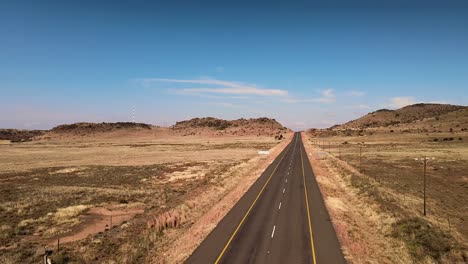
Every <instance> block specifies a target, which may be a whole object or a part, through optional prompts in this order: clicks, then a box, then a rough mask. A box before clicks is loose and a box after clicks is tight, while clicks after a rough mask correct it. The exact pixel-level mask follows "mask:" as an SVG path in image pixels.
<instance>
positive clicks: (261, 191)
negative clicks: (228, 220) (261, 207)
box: [215, 139, 297, 264]
mask: <svg viewBox="0 0 468 264" xmlns="http://www.w3.org/2000/svg"><path fill="white" fill-rule="evenodd" d="M296 140H297V139H296ZM290 146H291V144H289V145H288V148H287V150H286V151H285V152H284V154H283V156H282V157H281V159H280V161H279V162H278V164H276V167H275V169H274V170H273V172H272V173H271V174H270V176H269V177H268V180H267V181H266V182H265V184H264V185H263V187H262V189H261V190H260V192H259V193H258V195H257V197H256V198H255V200H254V201H253V202H252V205H250V207H249V210H247V212H246V213H245V215H244V217H243V218H242V220H241V221H240V223H239V225H237V228H236V230H234V233H232V235H231V238H229V240H228V242H227V243H226V245H225V246H224V248H223V251H221V253H220V254H219V256H218V258H217V259H216V261H215V264H217V263H218V262H219V261H220V260H221V258H222V257H223V255H224V252H226V249H227V248H228V247H229V244H231V241H232V240H233V239H234V237H235V236H236V234H237V232H238V231H239V228H240V227H241V225H242V224H243V223H244V221H245V219H246V218H247V216H248V215H249V213H250V211H251V210H252V208H253V207H254V205H255V203H256V202H257V200H258V198H259V197H260V195H261V194H262V193H263V190H264V189H265V187H266V186H267V184H268V182H269V181H270V179H271V177H272V176H273V174H274V173H275V171H276V169H277V168H278V166H279V165H280V164H281V161H282V160H283V158H284V156H286V153H287V152H288V150H289V148H290Z"/></svg>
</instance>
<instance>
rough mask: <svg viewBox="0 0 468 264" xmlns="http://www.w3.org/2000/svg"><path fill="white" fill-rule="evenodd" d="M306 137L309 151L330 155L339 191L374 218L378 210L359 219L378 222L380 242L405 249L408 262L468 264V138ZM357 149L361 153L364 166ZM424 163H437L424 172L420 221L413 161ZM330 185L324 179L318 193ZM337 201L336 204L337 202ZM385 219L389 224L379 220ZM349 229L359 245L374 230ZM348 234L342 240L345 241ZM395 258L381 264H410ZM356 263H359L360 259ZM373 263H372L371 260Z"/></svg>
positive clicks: (418, 175) (418, 173) (419, 168)
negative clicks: (400, 244) (424, 160)
mask: <svg viewBox="0 0 468 264" xmlns="http://www.w3.org/2000/svg"><path fill="white" fill-rule="evenodd" d="M363 134H366V133H365V132H364V133H363ZM308 136H309V138H308V143H309V144H310V145H311V146H314V148H315V149H316V150H322V151H324V152H326V153H327V154H326V155H327V156H326V157H325V158H324V160H323V162H325V163H326V164H327V165H326V167H327V168H328V170H329V171H328V172H327V173H337V175H338V177H337V178H336V179H335V180H336V181H340V182H341V181H342V184H341V185H339V186H341V187H337V189H340V188H342V187H343V186H347V187H346V188H348V189H347V190H348V192H352V193H355V194H356V195H357V197H360V200H361V202H362V201H364V202H362V203H363V204H367V208H369V210H370V208H374V209H375V211H374V212H372V213H369V214H368V215H366V213H364V214H363V215H361V216H359V217H363V218H362V220H359V222H365V220H364V218H366V217H368V218H369V219H373V220H372V221H370V222H372V224H369V226H373V225H380V226H381V228H379V229H378V230H379V231H378V232H382V237H387V239H388V243H391V242H390V240H391V239H390V238H392V239H397V240H400V241H403V243H404V244H405V245H406V249H407V250H408V253H409V255H410V256H411V260H410V261H411V262H426V263H432V262H440V263H466V261H468V259H467V257H468V253H467V249H468V223H467V221H468V133H466V132H464V131H460V132H452V133H450V132H446V133H444V132H442V133H400V132H393V131H392V132H386V133H372V134H368V135H362V134H361V136H359V135H350V136H345V135H330V134H329V135H327V134H326V133H312V134H308ZM360 144H362V145H364V147H363V148H362V157H361V162H360V158H359V157H360V154H359V153H360V148H359V145H360ZM328 154H331V156H328ZM420 157H434V158H435V159H434V160H433V161H431V162H429V164H428V166H427V174H426V177H427V178H426V179H427V189H426V194H427V216H426V217H424V216H423V165H422V164H421V162H420V161H416V160H415V158H420ZM319 162H322V161H319ZM359 168H361V173H359ZM330 179H333V178H330ZM319 182H320V180H319ZM324 182H325V183H324ZM327 182H328V183H330V182H329V180H326V179H324V180H323V181H322V186H321V187H322V188H325V189H327V187H326V186H327ZM343 188H345V187H343ZM338 191H339V190H338ZM337 197H338V198H337V199H339V196H337ZM361 198H362V199H361ZM333 199H334V198H332V199H330V200H329V201H327V206H329V207H330V206H334V205H333V202H334V200H333ZM338 202H340V201H338ZM343 202H345V203H346V201H343ZM371 204H373V205H375V207H372V206H371ZM335 205H336V204H335ZM347 206H349V207H347ZM347 206H344V207H347V208H346V209H347V210H348V211H352V210H359V209H358V206H357V205H356V206H355V205H353V204H349V205H347ZM365 207H366V206H363V208H365ZM361 209H362V208H361ZM380 214H382V215H385V217H382V216H379V215H380ZM332 215H333V213H332ZM346 215H347V216H346ZM341 217H342V218H341V219H340V220H336V221H338V222H340V221H342V222H346V221H347V220H343V219H345V218H346V217H350V213H349V212H348V213H344V214H342V215H341ZM351 218H352V217H351ZM376 219H377V220H376ZM356 222H357V221H356ZM348 224H349V223H348ZM347 228H349V229H350V230H351V229H352V230H354V231H355V233H354V236H355V238H356V239H355V240H358V239H357V237H360V236H365V235H363V233H365V232H367V231H365V230H364V229H373V227H371V228H366V226H365V225H364V226H362V227H361V228H360V229H358V230H356V229H354V228H353V227H351V225H350V226H348V227H347ZM338 233H340V232H338ZM351 233H352V232H351ZM351 233H348V234H346V235H345V236H346V237H348V236H349V234H351ZM351 235H352V234H351ZM368 235H369V234H368ZM342 240H343V237H342ZM382 241H383V239H382ZM342 242H343V241H342ZM372 243H374V245H379V243H378V241H372V242H371V243H368V242H365V241H364V242H363V244H365V245H364V246H363V247H369V248H371V247H373V245H372ZM388 243H387V244H388ZM351 244H352V243H351ZM354 246H356V245H354ZM397 246H398V242H396V246H395V245H393V246H389V248H391V247H393V248H396V247H397ZM385 247H386V246H380V250H381V251H383V250H386V249H385ZM349 250H352V248H351V249H349ZM364 251H367V253H368V254H369V252H372V250H371V249H366V250H364ZM376 251H378V250H376ZM355 252H356V251H355ZM392 254H394V252H393V253H392V252H391V250H390V249H388V252H384V253H382V254H381V255H382V256H386V257H388V260H385V261H383V262H384V263H394V262H395V261H397V262H401V261H403V262H405V261H404V260H402V259H404V258H402V259H395V258H394V256H389V255H392ZM351 255H353V253H352V252H351ZM364 255H366V254H364ZM377 255H378V253H375V255H374V256H377ZM401 255H404V254H401ZM354 257H355V258H354V259H356V258H357V259H359V256H354ZM368 257H369V258H372V257H371V256H370V255H368ZM382 258H383V257H382ZM392 259H393V260H392ZM361 260H362V259H361ZM381 261H382V259H381ZM361 262H362V261H356V263H361ZM364 262H365V261H364ZM371 263H372V262H371ZM380 263H382V262H380Z"/></svg>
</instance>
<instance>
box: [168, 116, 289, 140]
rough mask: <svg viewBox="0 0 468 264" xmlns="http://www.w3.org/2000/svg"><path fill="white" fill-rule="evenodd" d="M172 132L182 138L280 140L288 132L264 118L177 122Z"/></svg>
mask: <svg viewBox="0 0 468 264" xmlns="http://www.w3.org/2000/svg"><path fill="white" fill-rule="evenodd" d="M172 130H173V131H174V133H176V134H178V135H182V136H191V135H213V136H222V135H232V136H275V137H277V138H282V137H283V136H284V134H285V133H287V132H289V131H290V130H289V129H287V128H286V127H284V126H283V125H281V124H280V123H279V122H278V121H276V120H275V119H270V118H266V117H262V118H251V119H244V118H241V119H237V120H224V119H219V118H214V117H205V118H193V119H190V120H186V121H181V122H177V123H176V124H175V125H174V126H173V127H172Z"/></svg>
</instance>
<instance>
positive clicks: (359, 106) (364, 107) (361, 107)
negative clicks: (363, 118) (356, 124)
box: [352, 104, 372, 109]
mask: <svg viewBox="0 0 468 264" xmlns="http://www.w3.org/2000/svg"><path fill="white" fill-rule="evenodd" d="M352 108H355V109H370V108H372V107H371V106H370V105H365V104H358V105H353V106H352Z"/></svg>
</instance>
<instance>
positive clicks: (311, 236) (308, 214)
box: [301, 148, 317, 264]
mask: <svg viewBox="0 0 468 264" xmlns="http://www.w3.org/2000/svg"><path fill="white" fill-rule="evenodd" d="M301 162H302V179H303V180H304V194H305V200H306V205H307V219H308V220H309V235H310V247H311V248H312V259H313V261H314V264H316V263H317V261H316V260H315V247H314V237H313V234H312V223H311V221H310V209H309V197H308V195H307V184H306V180H305V173H304V159H303V157H302V148H301Z"/></svg>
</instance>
